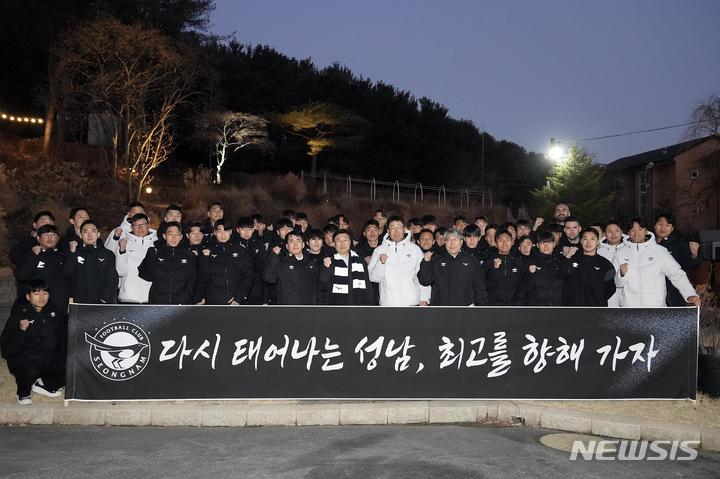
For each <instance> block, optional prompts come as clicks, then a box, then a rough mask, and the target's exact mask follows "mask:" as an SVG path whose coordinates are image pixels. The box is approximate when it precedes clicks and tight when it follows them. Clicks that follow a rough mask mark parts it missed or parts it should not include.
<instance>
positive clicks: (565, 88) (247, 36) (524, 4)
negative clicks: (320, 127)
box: [211, 0, 720, 163]
mask: <svg viewBox="0 0 720 479" xmlns="http://www.w3.org/2000/svg"><path fill="white" fill-rule="evenodd" d="M719 20H720V1H717V0H692V1H680V0H677V1H669V0H642V1H638V0H632V1H628V0H612V1H608V0H604V1H595V2H590V1H576V0H572V1H571V0H568V1H560V0H551V1H532V0H527V1H502V0H498V1H484V0H483V1H480V0H462V1H447V2H439V1H426V0H364V1H361V2H359V1H346V0H313V1H311V2H299V1H292V0H286V1H268V2H240V1H237V0H216V8H215V11H214V12H213V14H212V17H211V22H212V26H211V31H212V32H213V33H217V34H221V35H228V34H231V33H233V32H235V36H236V38H237V40H238V41H240V42H241V43H251V44H265V45H270V46H272V47H274V48H275V49H277V50H278V51H279V52H281V53H283V54H285V55H288V56H291V57H296V58H311V59H312V60H313V61H314V63H315V64H316V66H318V67H324V66H327V65H328V64H331V63H333V62H339V63H341V64H343V65H345V66H347V67H349V68H350V69H351V70H352V71H353V72H354V73H355V74H356V75H360V76H363V77H366V78H370V79H372V80H373V81H384V82H386V83H390V84H392V85H394V86H396V87H398V88H400V89H402V90H408V91H410V92H412V94H413V95H415V97H416V98H420V97H422V96H426V97H428V98H431V99H432V100H434V101H437V102H439V103H442V104H444V105H445V106H446V107H447V108H448V109H449V111H450V115H451V116H453V117H456V118H466V119H469V120H472V121H473V122H474V123H475V124H476V125H477V126H478V127H479V128H482V127H483V126H484V127H485V129H486V130H487V131H488V132H489V133H490V134H492V135H494V136H495V137H497V138H503V139H508V140H510V141H514V142H516V143H518V144H520V145H522V146H523V147H525V148H527V149H528V150H533V151H545V150H546V148H547V144H548V141H549V138H551V137H555V138H558V139H560V140H566V139H578V138H590V137H596V136H602V135H607V134H614V133H623V132H627V131H634V130H642V129H649V128H656V127H662V126H667V125H674V124H678V123H684V122H686V121H689V120H690V114H691V112H692V110H693V108H694V107H695V105H696V104H697V102H699V101H702V100H703V99H705V98H706V97H708V96H710V95H711V94H720V61H719V60H718V59H720V28H719V25H720V23H719ZM684 134H685V129H684V128H676V129H671V130H665V131H661V132H656V133H649V134H642V135H635V136H628V137H621V138H615V139H610V140H601V141H588V142H582V143H581V145H582V146H583V147H584V148H586V149H588V150H589V151H591V152H593V153H595V154H596V155H597V160H598V161H600V162H603V163H607V162H610V161H613V160H615V159H617V158H620V157H623V156H627V155H632V154H635V153H640V152H642V151H646V150H649V149H654V148H660V147H662V146H667V145H671V144H673V143H677V142H679V141H684V139H685V137H684Z"/></svg>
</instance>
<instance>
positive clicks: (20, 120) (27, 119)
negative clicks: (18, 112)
mask: <svg viewBox="0 0 720 479" xmlns="http://www.w3.org/2000/svg"><path fill="white" fill-rule="evenodd" d="M0 120H7V121H16V122H18V123H34V124H36V125H40V124H42V123H43V122H44V121H43V119H42V118H32V117H29V116H15V115H10V114H9V113H0Z"/></svg>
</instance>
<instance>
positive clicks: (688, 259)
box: [659, 234, 702, 306]
mask: <svg viewBox="0 0 720 479" xmlns="http://www.w3.org/2000/svg"><path fill="white" fill-rule="evenodd" d="M659 244H660V245H662V246H664V247H665V248H667V250H668V251H670V254H671V255H672V257H673V258H675V261H677V262H678V264H679V265H680V267H681V268H682V269H683V271H685V272H686V273H690V272H692V271H695V270H696V269H697V268H698V267H699V266H700V265H701V264H702V257H701V256H700V255H699V254H698V257H697V258H693V257H692V253H691V252H690V245H689V244H688V242H687V241H685V240H684V239H682V238H681V237H680V236H678V235H676V234H670V236H668V237H667V238H665V239H663V240H661V241H660V243H659ZM665 286H666V287H667V296H666V303H667V305H668V306H687V301H685V298H683V295H682V294H680V291H678V290H677V288H676V287H675V286H673V284H672V283H671V282H670V280H669V279H667V278H665Z"/></svg>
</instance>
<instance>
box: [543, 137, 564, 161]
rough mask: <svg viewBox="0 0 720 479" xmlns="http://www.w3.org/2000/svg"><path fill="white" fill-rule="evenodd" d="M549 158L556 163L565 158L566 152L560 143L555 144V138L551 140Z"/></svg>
mask: <svg viewBox="0 0 720 479" xmlns="http://www.w3.org/2000/svg"><path fill="white" fill-rule="evenodd" d="M547 157H548V158H550V160H552V161H553V162H555V163H559V162H561V161H562V160H563V159H564V158H565V150H564V149H563V147H562V146H561V145H560V143H556V142H555V138H550V149H549V150H548V152H547Z"/></svg>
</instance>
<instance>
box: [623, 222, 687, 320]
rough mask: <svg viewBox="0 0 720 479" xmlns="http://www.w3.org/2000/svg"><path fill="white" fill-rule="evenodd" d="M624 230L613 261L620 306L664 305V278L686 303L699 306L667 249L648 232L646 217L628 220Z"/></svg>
mask: <svg viewBox="0 0 720 479" xmlns="http://www.w3.org/2000/svg"><path fill="white" fill-rule="evenodd" d="M627 232H628V239H626V240H625V244H626V246H625V248H623V249H619V250H617V252H616V254H615V259H614V260H613V265H614V266H615V270H616V274H615V285H616V286H617V287H618V288H622V290H621V291H622V292H621V293H620V307H625V308H629V307H638V308H664V307H665V294H666V289H665V278H666V277H667V278H668V279H669V280H670V282H671V283H672V284H673V285H674V286H675V287H676V288H677V289H678V291H680V293H681V294H682V295H683V298H685V300H686V301H687V302H688V303H691V304H693V305H695V306H700V297H699V296H698V295H697V293H696V292H695V289H694V288H693V287H692V285H691V284H690V281H688V277H687V275H686V274H685V272H684V271H683V270H682V268H681V267H680V265H679V264H678V262H677V261H675V259H674V258H673V257H672V255H671V254H670V252H669V251H668V250H667V249H666V248H665V247H663V246H660V245H659V244H657V243H656V242H655V236H654V235H653V234H652V233H648V229H647V225H646V224H645V220H643V219H642V218H633V219H631V220H630V221H629V222H628V228H627Z"/></svg>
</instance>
